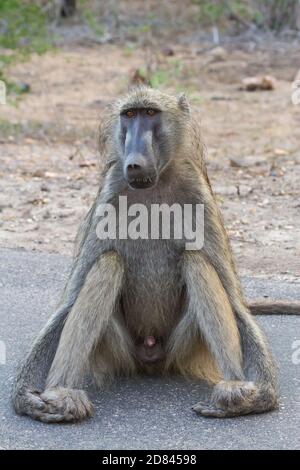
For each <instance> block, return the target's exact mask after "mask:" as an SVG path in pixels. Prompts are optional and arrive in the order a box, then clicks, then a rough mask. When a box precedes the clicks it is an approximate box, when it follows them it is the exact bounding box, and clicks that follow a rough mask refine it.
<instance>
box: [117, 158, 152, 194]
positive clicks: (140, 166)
mask: <svg viewBox="0 0 300 470" xmlns="http://www.w3.org/2000/svg"><path fill="white" fill-rule="evenodd" d="M125 178H126V181H127V182H128V184H129V185H130V186H131V187H132V188H134V189H146V188H150V187H151V186H154V184H155V183H156V180H157V172H156V170H155V168H154V167H153V166H152V165H149V164H148V162H147V160H146V158H145V157H144V156H143V155H141V154H130V155H128V157H127V159H126V167H125Z"/></svg>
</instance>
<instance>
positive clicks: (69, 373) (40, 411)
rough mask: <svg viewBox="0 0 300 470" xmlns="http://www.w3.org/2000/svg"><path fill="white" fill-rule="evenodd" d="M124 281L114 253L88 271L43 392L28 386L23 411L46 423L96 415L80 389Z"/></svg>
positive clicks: (119, 261)
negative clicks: (33, 390) (30, 388)
mask: <svg viewBox="0 0 300 470" xmlns="http://www.w3.org/2000/svg"><path fill="white" fill-rule="evenodd" d="M122 280H123V263H122V260H121V259H120V257H119V256H118V255H117V254H116V253H114V252H108V253H105V254H103V255H101V256H100V257H99V259H98V260H97V261H96V262H95V263H94V265H93V267H92V268H91V270H90V271H89V273H88V274H87V276H86V279H85V282H84V284H83V287H82V289H81V291H80V293H79V295H78V298H77V300H76V302H75V304H74V306H73V308H72V310H71V311H70V313H69V314H68V317H67V319H66V321H65V324H64V326H63V330H62V332H61V336H60V340H59V343H58V346H57V350H56V354H55V357H54V359H53V362H52V365H51V369H50V372H49V375H48V377H47V381H46V390H45V391H44V392H43V393H32V392H31V391H28V392H27V394H26V395H25V398H24V399H23V403H21V406H20V407H19V409H18V408H17V411H19V412H21V413H24V414H28V415H30V416H32V417H33V418H36V419H39V420H41V421H45V422H59V421H74V420H80V419H83V418H84V417H86V416H89V415H90V414H91V403H90V402H89V400H88V398H87V396H86V394H85V392H84V391H82V390H76V389H74V387H76V386H77V385H78V384H79V383H80V380H81V379H82V378H83V376H84V374H85V372H86V371H87V369H88V364H89V358H90V356H91V355H92V353H93V350H94V349H95V348H96V347H97V345H98V343H99V340H101V337H103V336H104V335H105V333H106V331H107V330H108V329H109V328H108V327H109V325H110V322H111V320H112V318H113V314H114V313H115V311H116V304H117V300H118V296H119V294H120V289H121V286H122Z"/></svg>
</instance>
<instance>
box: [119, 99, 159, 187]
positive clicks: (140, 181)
mask: <svg viewBox="0 0 300 470" xmlns="http://www.w3.org/2000/svg"><path fill="white" fill-rule="evenodd" d="M162 114H163V113H162V112H161V111H160V110H158V109H153V108H136V109H132V108H131V109H125V110H124V111H122V113H121V116H120V141H121V151H122V163H123V172H124V178H125V180H126V181H127V182H128V184H129V186H130V187H131V188H134V189H145V188H150V187H152V186H154V185H155V184H156V182H157V180H158V176H159V172H160V167H161V162H160V159H159V156H160V154H161V153H162V152H161V150H162V149H161V146H162V142H161V139H162V135H161V128H162Z"/></svg>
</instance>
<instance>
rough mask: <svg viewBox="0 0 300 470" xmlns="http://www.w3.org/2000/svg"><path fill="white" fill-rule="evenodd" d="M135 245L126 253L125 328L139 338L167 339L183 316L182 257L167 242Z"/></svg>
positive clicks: (123, 296)
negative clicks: (181, 306) (149, 336)
mask: <svg viewBox="0 0 300 470" xmlns="http://www.w3.org/2000/svg"><path fill="white" fill-rule="evenodd" d="M135 245H136V246H135V249H132V250H129V251H128V252H126V253H124V261H125V284H124V289H123V293H122V304H123V311H124V315H125V320H126V324H127V325H128V327H129V329H130V331H131V333H132V334H133V335H134V336H136V337H144V336H147V335H154V336H155V337H166V335H167V332H170V329H171V328H172V326H173V325H174V324H175V322H176V320H177V318H178V315H179V313H180V299H181V294H182V281H181V272H180V255H179V253H177V251H176V249H174V247H172V246H170V245H169V244H168V243H166V242H164V241H159V240H157V241H156V242H154V241H152V242H147V243H146V244H138V243H137V244H135Z"/></svg>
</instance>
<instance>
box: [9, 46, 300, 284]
mask: <svg viewBox="0 0 300 470" xmlns="http://www.w3.org/2000/svg"><path fill="white" fill-rule="evenodd" d="M168 47H172V49H173V51H174V55H173V56H170V57H168V56H166V55H164V54H162V53H158V52H155V53H154V52H152V53H151V57H150V59H149V54H148V65H149V63H150V65H151V67H152V69H153V72H152V73H153V74H156V76H162V77H163V78H160V80H161V82H162V83H161V86H160V87H161V88H162V89H164V90H166V91H169V92H171V93H174V92H177V91H178V90H179V89H180V90H182V89H185V90H186V92H187V95H188V97H189V98H190V101H191V103H192V105H193V106H194V107H195V108H197V109H198V111H200V113H201V116H202V126H203V136H204V140H205V142H206V145H207V149H208V151H207V161H208V169H209V175H210V178H211V181H212V185H213V187H214V189H215V191H216V193H217V195H218V199H219V202H220V204H221V207H222V211H223V214H224V217H225V221H226V226H227V229H228V231H229V234H230V238H231V242H232V245H233V249H234V252H235V255H236V259H237V263H238V267H239V270H240V272H242V273H244V274H245V273H246V274H250V273H251V274H253V275H276V276H278V275H280V276H282V277H288V278H296V277H299V274H300V263H299V255H300V223H299V220H300V217H299V215H300V185H299V179H300V138H299V131H298V129H299V124H300V105H298V106H296V105H293V104H292V102H291V83H292V81H293V80H294V78H295V76H296V73H297V68H298V62H297V61H298V58H299V54H298V51H299V48H298V46H297V47H296V46H293V47H292V46H289V45H287V44H282V45H280V46H278V44H277V45H276V46H275V45H272V44H268V45H267V46H266V45H265V46H264V47H263V46H260V47H255V48H254V50H252V49H253V45H252V44H251V43H249V44H246V45H245V44H244V45H243V47H242V46H239V45H234V46H233V45H231V46H226V47H225V51H224V50H221V51H219V52H218V51H213V52H212V51H210V50H206V48H205V47H200V46H199V44H196V45H195V44H194V45H190V44H189V45H188V46H182V45H173V44H171V45H170V44H168ZM145 56H146V54H145V50H144V49H142V48H136V49H134V50H129V49H128V48H126V47H123V46H120V45H109V44H105V45H90V46H89V47H83V46H78V45H73V46H68V48H67V47H65V48H64V49H61V50H60V51H58V52H49V53H47V54H46V55H44V56H33V57H32V58H31V59H30V60H29V61H28V62H25V63H20V64H17V65H15V66H14V67H12V68H11V70H10V75H11V77H12V78H14V79H16V80H20V81H22V82H26V83H28V84H29V85H30V93H28V94H26V95H23V96H22V98H21V99H19V100H18V101H17V102H9V103H8V104H7V105H6V106H1V107H0V119H1V121H0V132H1V131H2V136H1V135H0V216H1V219H0V244H1V245H2V246H6V247H23V248H26V249H33V250H43V251H49V252H59V253H64V254H70V253H71V252H72V243H73V239H74V236H75V233H76V228H77V226H78V223H79V221H80V219H81V217H82V216H83V214H84V213H85V212H86V210H87V208H88V207H89V205H90V204H91V201H92V200H93V197H94V195H95V192H96V190H97V180H98V172H99V168H98V166H99V165H98V155H97V150H96V131H97V121H98V117H99V114H100V113H101V111H102V110H103V107H104V106H105V105H106V104H107V103H109V102H110V101H111V100H113V99H114V98H115V97H116V96H117V95H119V94H120V93H122V92H123V91H124V90H125V89H126V87H127V85H128V80H129V77H130V74H132V71H134V70H136V69H138V68H140V67H145ZM161 70H162V71H163V73H162V74H161V72H160V71H161ZM255 74H271V75H272V76H274V77H275V78H276V79H277V83H276V88H275V90H273V91H261V92H253V93H249V92H245V91H241V90H240V89H239V87H240V84H241V80H242V79H243V78H244V77H248V76H251V75H255ZM250 157H251V158H250ZM254 157H255V158H254Z"/></svg>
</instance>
